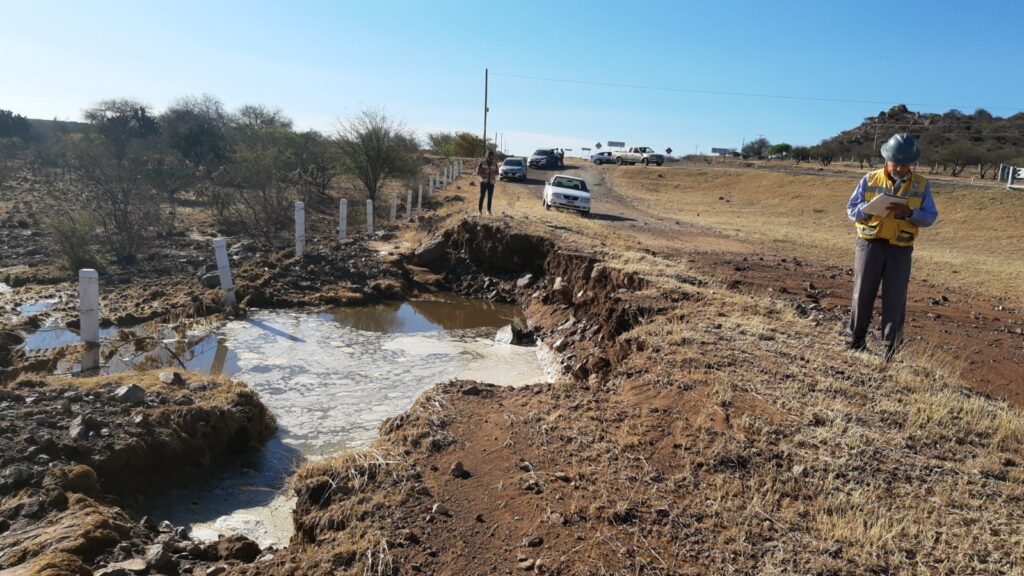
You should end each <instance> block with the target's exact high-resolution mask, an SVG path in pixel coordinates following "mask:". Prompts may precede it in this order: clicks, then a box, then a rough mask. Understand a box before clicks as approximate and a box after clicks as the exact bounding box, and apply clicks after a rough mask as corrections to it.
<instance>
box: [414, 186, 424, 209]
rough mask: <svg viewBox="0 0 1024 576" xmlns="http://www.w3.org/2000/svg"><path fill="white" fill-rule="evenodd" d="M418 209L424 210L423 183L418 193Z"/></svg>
mask: <svg viewBox="0 0 1024 576" xmlns="http://www.w3.org/2000/svg"><path fill="white" fill-rule="evenodd" d="M416 211H417V212H423V184H420V189H419V192H417V193H416Z"/></svg>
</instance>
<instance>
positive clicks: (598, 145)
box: [594, 142, 601, 150]
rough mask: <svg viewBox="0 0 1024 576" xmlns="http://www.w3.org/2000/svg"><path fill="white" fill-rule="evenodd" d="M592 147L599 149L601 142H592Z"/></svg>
mask: <svg viewBox="0 0 1024 576" xmlns="http://www.w3.org/2000/svg"><path fill="white" fill-rule="evenodd" d="M594 148H597V149H598V150H600V149H601V143H600V142H598V143H597V144H594Z"/></svg>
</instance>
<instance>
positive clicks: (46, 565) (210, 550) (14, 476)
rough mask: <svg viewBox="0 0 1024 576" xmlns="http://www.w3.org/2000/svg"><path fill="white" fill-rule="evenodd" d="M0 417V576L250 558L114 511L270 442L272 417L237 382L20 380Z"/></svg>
mask: <svg viewBox="0 0 1024 576" xmlns="http://www.w3.org/2000/svg"><path fill="white" fill-rule="evenodd" d="M0 411H2V413H3V415H4V419H3V425H2V433H3V442H2V443H0V450H2V453H0V458H2V461H3V477H2V478H0V569H2V571H0V574H4V575H5V576H6V575H8V574H51V575H56V574H92V573H93V572H92V570H91V569H90V568H91V567H107V568H106V569H105V570H99V571H98V572H96V573H98V574H103V573H105V574H128V573H131V574H134V573H145V572H161V573H165V574H172V573H181V572H185V573H188V572H189V571H190V569H191V565H192V564H194V563H196V562H199V561H204V560H206V561H252V560H253V559H255V555H254V554H258V553H259V547H258V546H255V543H253V542H251V541H246V540H245V539H239V538H231V539H224V540H222V541H219V542H216V543H213V544H208V545H207V544H202V543H199V542H195V541H193V540H191V539H190V538H189V536H188V534H187V532H186V531H185V530H184V529H182V528H177V527H174V526H171V525H170V524H168V523H166V522H164V523H159V524H158V522H157V521H156V520H152V519H149V518H144V519H143V520H142V521H141V522H137V521H135V520H133V519H132V518H130V517H129V516H128V515H127V514H126V513H125V512H124V511H123V509H124V508H125V507H126V506H129V505H131V504H132V503H134V502H138V501H140V499H141V498H143V497H145V495H146V494H148V493H152V491H154V490H156V489H158V488H160V487H161V486H167V485H170V484H173V483H175V482H179V481H181V479H182V478H184V477H185V476H186V474H188V472H189V471H190V470H192V469H195V468H196V467H199V466H205V465H209V464H211V463H216V462H219V461H223V460H225V459H227V458H229V457H231V456H232V455H237V454H241V453H244V452H246V451H249V450H254V449H258V448H259V447H261V446H262V445H263V444H264V443H265V442H266V441H267V440H268V439H269V438H270V437H271V436H272V435H273V432H274V430H275V424H274V419H273V417H272V416H271V415H270V413H269V412H268V411H267V409H266V408H265V407H264V406H263V404H262V403H260V401H259V399H258V398H257V397H256V395H255V394H254V393H252V392H251V391H250V390H248V389H247V388H246V387H245V386H244V385H242V384H240V383H238V382H235V381H232V380H229V379H227V378H219V377H206V376H200V375H196V374H189V373H183V372H173V371H168V372H163V373H156V372H152V373H131V374H123V375H118V376H112V377H97V378H89V379H68V378H50V379H31V378H23V379H20V380H18V381H17V382H15V383H14V384H13V385H11V386H9V387H8V388H6V389H4V390H2V391H0ZM254 546H255V549H254V548H253V547H254ZM119 570H120V571H119Z"/></svg>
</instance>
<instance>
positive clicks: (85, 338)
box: [78, 268, 100, 372]
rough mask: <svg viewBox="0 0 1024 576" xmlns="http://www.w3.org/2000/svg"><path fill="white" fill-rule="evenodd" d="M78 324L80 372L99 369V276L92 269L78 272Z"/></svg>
mask: <svg viewBox="0 0 1024 576" xmlns="http://www.w3.org/2000/svg"><path fill="white" fill-rule="evenodd" d="M78 323H79V337H80V338H81V339H82V344H84V345H85V349H84V350H83V351H82V372H89V371H91V370H96V369H97V368H99V367H100V275H99V274H98V273H97V272H96V271H95V270H93V269H92V268H83V269H81V270H79V271H78Z"/></svg>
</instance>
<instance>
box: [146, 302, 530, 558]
mask: <svg viewBox="0 0 1024 576" xmlns="http://www.w3.org/2000/svg"><path fill="white" fill-rule="evenodd" d="M520 315H521V313H520V312H519V311H518V310H517V309H516V308H514V307H511V306H503V305H495V304H492V303H487V302H481V301H475V300H466V299H446V300H431V301H426V300H424V301H412V302H404V303H388V304H379V305H374V306H367V307H359V308H343V309H335V310H328V311H315V312H313V311H294V310H291V311H256V312H253V313H252V314H250V316H249V317H248V318H246V319H245V320H238V321H232V322H228V323H226V324H224V325H222V326H220V327H218V328H217V329H216V330H215V331H214V332H213V333H211V334H210V335H209V336H207V337H206V338H205V339H202V340H200V341H199V342H198V344H197V345H195V346H194V347H193V348H192V349H191V350H190V351H189V352H188V354H187V355H186V356H185V358H183V360H184V361H185V363H186V365H187V366H188V367H189V368H190V369H192V370H195V371H199V372H207V373H214V374H224V375H229V376H233V377H235V378H238V379H241V380H243V381H245V382H246V383H247V384H248V385H249V386H250V387H252V388H253V389H254V390H256V391H257V392H258V393H259V394H260V397H261V399H262V400H263V402H264V403H265V404H266V405H267V406H268V407H269V408H270V409H271V411H272V412H273V413H274V415H275V416H276V417H277V421H278V425H279V427H280V430H279V432H278V434H277V436H276V437H275V438H274V439H273V440H272V441H271V442H270V444H269V445H268V446H267V447H266V448H265V449H264V450H263V451H261V452H260V453H259V454H258V455H255V456H254V457H251V458H249V459H247V460H245V461H238V462H233V463H231V464H230V465H228V466H226V467H224V468H221V469H218V470H217V471H215V472H212V473H208V474H206V475H205V476H203V477H198V478H195V479H193V480H192V481H191V482H190V483H189V484H188V485H187V486H185V487H184V488H181V489H178V490H173V491H170V492H168V493H167V494H164V495H162V496H161V497H160V498H159V499H157V500H155V501H153V502H150V503H148V504H147V505H146V506H145V507H144V508H145V509H142V510H137V512H138V513H144V514H149V515H151V516H153V517H155V518H161V519H167V520H170V521H171V522H172V523H174V524H175V525H186V526H190V527H191V528H192V532H193V535H194V536H196V537H198V538H201V539H212V538H215V537H216V535H217V534H218V533H221V534H225V533H243V534H246V535H247V536H249V537H251V538H253V539H254V540H256V541H258V542H259V543H260V544H261V545H278V546H284V545H286V544H287V543H288V539H289V538H290V536H291V531H292V521H291V510H292V507H293V504H294V502H293V500H292V499H291V498H290V497H288V496H287V495H286V490H285V489H284V486H285V480H286V479H287V477H288V476H289V475H290V474H291V473H292V472H293V471H294V468H295V466H297V465H298V464H299V463H301V462H302V461H304V460H308V459H316V458H323V457H329V456H331V455H333V454H337V453H338V452H340V451H343V450H346V449H350V448H361V447H366V446H368V445H369V444H370V443H371V442H372V441H373V439H374V438H375V437H376V435H377V429H378V427H379V425H380V423H381V422H382V421H383V420H384V419H385V418H388V417H391V416H395V415H397V414H399V413H401V412H402V411H404V410H405V409H407V408H408V407H409V406H410V405H411V404H412V402H413V400H414V399H415V398H416V397H417V396H418V395H419V394H420V393H421V392H422V391H423V390H424V389H426V388H427V387H429V386H430V385H432V384H434V383H437V382H442V381H445V380H449V379H452V378H468V379H475V380H481V381H484V382H491V383H494V384H500V385H510V386H518V385H525V384H530V383H535V382H540V381H543V380H545V379H546V378H545V375H544V370H543V368H542V363H541V360H540V359H539V358H538V354H537V351H538V350H537V348H535V347H523V346H513V345H510V344H506V343H502V342H501V341H500V339H498V338H496V335H497V334H498V332H499V328H501V327H503V326H506V325H508V324H509V323H510V322H511V321H512V320H513V319H516V318H517V317H519V316H520Z"/></svg>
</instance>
